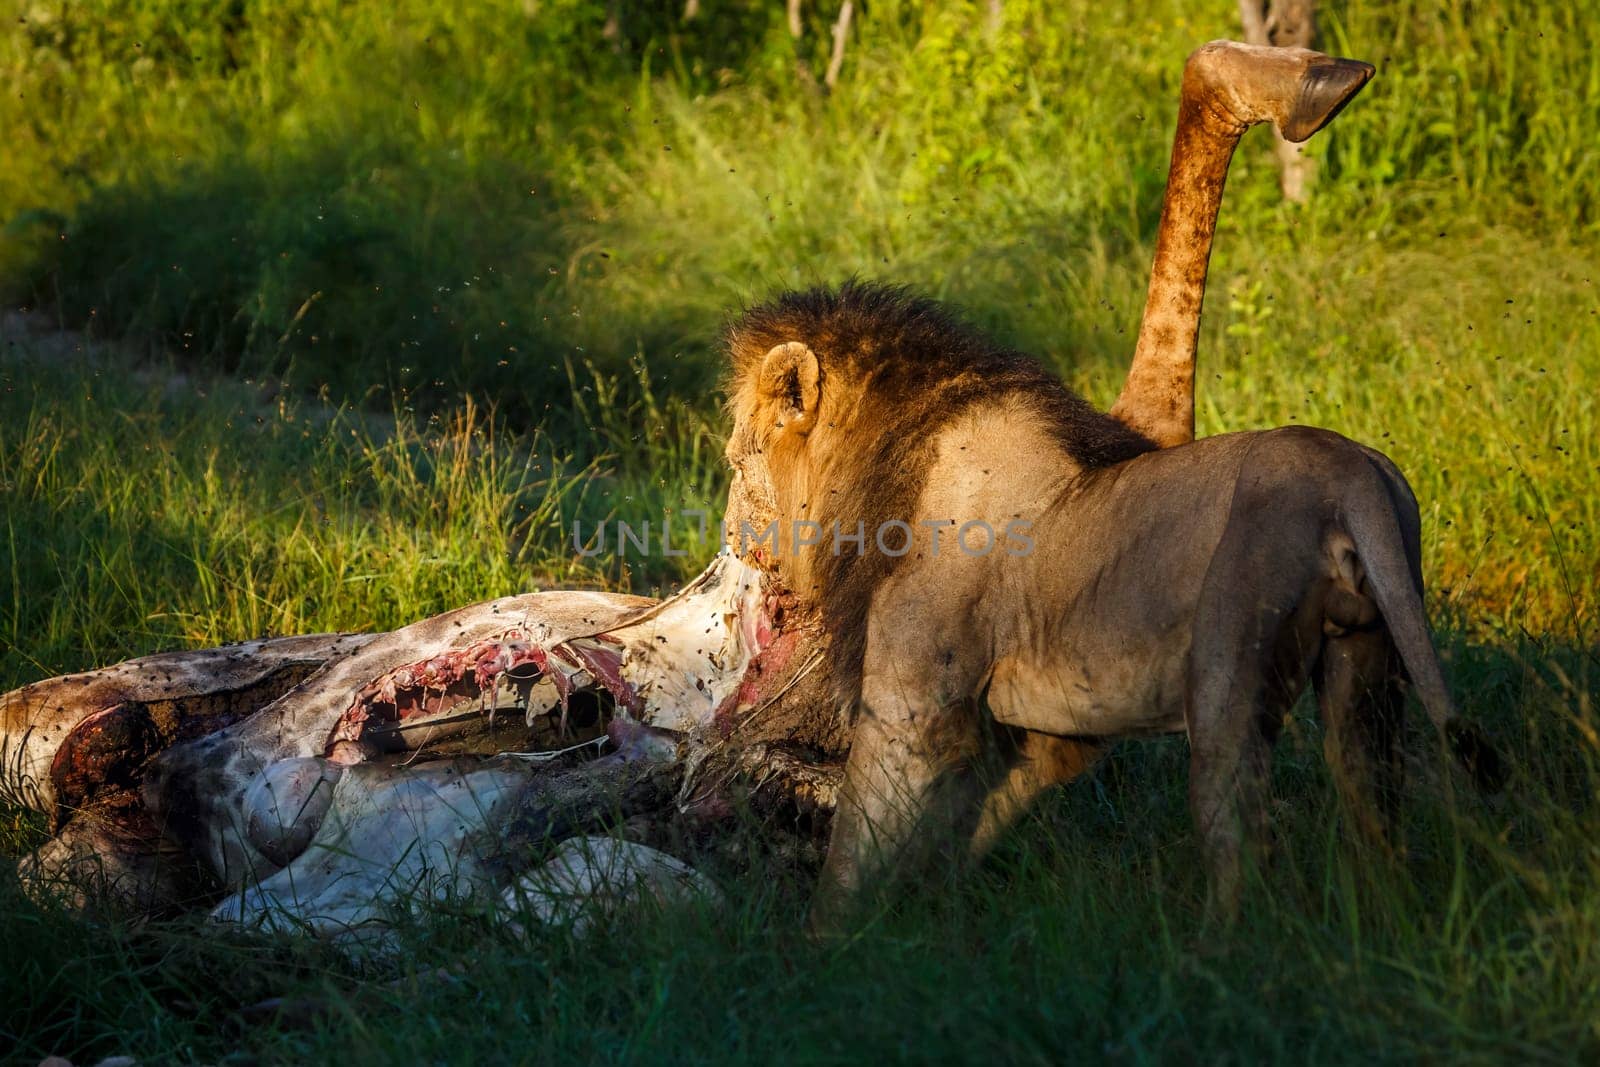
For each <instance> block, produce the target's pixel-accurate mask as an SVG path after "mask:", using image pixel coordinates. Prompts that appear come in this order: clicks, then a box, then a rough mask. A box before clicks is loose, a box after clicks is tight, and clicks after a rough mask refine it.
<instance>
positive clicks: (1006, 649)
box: [728, 284, 1495, 925]
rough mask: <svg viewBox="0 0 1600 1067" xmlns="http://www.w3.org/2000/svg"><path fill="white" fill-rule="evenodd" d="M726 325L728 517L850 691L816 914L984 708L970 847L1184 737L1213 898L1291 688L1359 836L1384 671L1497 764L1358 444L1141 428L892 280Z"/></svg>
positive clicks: (1390, 489)
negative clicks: (807, 612)
mask: <svg viewBox="0 0 1600 1067" xmlns="http://www.w3.org/2000/svg"><path fill="white" fill-rule="evenodd" d="M728 346H729V351H730V354H731V356H732V360H733V372H734V378H733V387H732V406H733V413H734V419H735V421H734V429H733V434H732V437H731V439H730V441H729V445H728V459H729V462H730V463H731V464H732V465H733V468H734V471H735V476H734V483H733V487H732V490H731V491H730V497H729V523H730V526H731V529H730V538H732V539H734V540H736V541H738V542H741V543H742V544H741V547H743V548H745V549H746V550H747V554H750V555H753V556H754V561H755V562H757V563H758V564H759V565H762V566H765V567H767V568H769V569H771V570H773V571H774V572H775V573H776V574H777V575H778V576H779V578H780V579H781V580H782V582H783V583H784V584H785V585H787V586H788V587H789V588H790V589H792V590H794V591H795V592H797V593H799V594H800V595H801V596H802V597H809V598H811V599H813V600H814V601H815V602H816V603H817V604H818V605H819V606H820V608H821V610H822V612H823V616H824V626H825V629H826V631H827V632H828V633H829V634H831V635H832V646H831V648H832V656H833V672H834V673H833V678H834V685H835V694H836V698H837V699H838V700H839V701H840V702H841V703H842V704H844V705H846V706H849V707H851V708H853V709H854V710H855V711H856V713H857V721H856V733H855V738H854V741H853V743H852V747H851V750H850V755H849V759H848V762H847V764H846V768H845V781H844V784H843V787H842V789H841V795H840V800H839V808H838V811H837V813H836V815H835V817H834V826H833V831H832V839H831V842H830V845H829V850H828V858H827V862H826V865H825V868H824V871H823V878H822V883H821V885H820V886H819V889H818V897H817V900H816V903H815V908H816V911H815V914H814V920H815V921H816V922H818V923H821V924H824V925H827V924H830V923H833V922H835V921H836V920H837V919H838V918H839V914H838V913H839V910H840V909H841V908H842V907H844V906H845V905H846V904H847V902H848V901H849V899H850V898H851V897H852V896H853V895H854V893H855V892H856V891H857V890H858V889H859V888H860V887H861V886H862V885H863V884H864V883H865V882H866V881H867V879H868V878H869V877H870V874H871V872H872V869H873V868H874V867H877V866H881V865H883V864H888V863H892V862H894V861H896V860H897V859H899V858H900V854H901V853H902V851H903V850H904V849H905V848H906V846H907V845H909V844H910V843H911V840H910V839H911V837H912V834H913V830H914V828H915V826H916V823H917V822H918V820H919V819H920V817H921V816H922V814H923V813H924V812H926V811H928V810H929V809H930V808H933V807H934V806H936V805H950V804H958V803H959V791H960V786H959V785H958V784H957V783H958V780H959V779H961V778H962V775H961V774H960V772H961V771H962V770H963V769H964V768H965V767H966V766H967V765H968V764H969V763H970V761H971V760H972V759H973V758H974V757H975V756H976V755H977V754H978V753H979V751H980V750H981V748H982V747H983V737H984V721H983V718H982V714H983V712H984V711H985V710H986V711H987V714H988V716H990V717H991V718H992V720H993V721H994V722H995V723H998V724H1001V725H1002V726H1004V727H1010V728H1015V729H1017V730H1020V731H1023V733H1022V735H1021V736H1022V738H1023V740H1022V742H1021V744H1020V750H1019V752H1018V753H1017V756H1016V762H1015V765H1014V767H1013V769H1012V771H1011V773H1010V777H1009V778H1008V779H1007V781H1006V782H1004V783H1003V784H1002V785H1001V786H1000V787H999V788H997V789H996V790H995V791H994V792H993V793H992V794H991V795H990V796H989V797H988V798H987V800H986V801H985V802H984V804H983V808H982V814H981V820H980V821H979V822H978V825H977V827H976V836H975V842H974V847H975V848H977V849H979V850H981V849H982V848H983V847H985V846H986V845H987V843H988V842H989V841H990V840H992V838H993V836H994V835H995V833H997V832H998V831H999V830H1000V829H1002V828H1003V827H1004V826H1005V824H1006V823H1007V822H1009V821H1010V820H1011V819H1012V818H1013V817H1014V816H1015V815H1016V814H1017V813H1018V812H1019V811H1020V810H1021V809H1022V808H1023V807H1024V806H1025V805H1026V804H1027V803H1028V801H1029V800H1031V799H1032V797H1033V796H1034V795H1036V794H1037V792H1038V791H1039V790H1041V789H1043V788H1044V787H1046V786H1048V785H1050V784H1053V783H1054V782H1057V781H1061V780H1064V779H1065V778H1067V777H1070V776H1071V775H1072V774H1075V773H1077V772H1078V771H1080V770H1082V769H1083V768H1085V767H1086V766H1088V765H1089V764H1090V763H1091V762H1092V760H1093V759H1094V757H1095V756H1096V755H1097V754H1098V751H1099V749H1100V747H1101V746H1102V745H1103V744H1104V743H1105V742H1107V741H1109V740H1112V739H1115V738H1122V737H1135V736H1141V735H1151V734H1159V733H1165V732H1174V731H1181V730H1187V731H1188V734H1189V738H1190V743H1191V745H1192V746H1193V756H1192V760H1191V769H1190V799H1191V805H1192V808H1193V811H1194V815H1195V819H1196V823H1197V825H1198V828H1199V831H1200V833H1201V836H1202V838H1203V841H1204V846H1205V849H1206V853H1207V858H1208V863H1209V867H1210V875H1211V888H1212V894H1213V899H1214V901H1215V903H1216V904H1217V906H1218V907H1219V910H1221V911H1222V912H1224V913H1230V912H1231V911H1232V910H1233V909H1234V907H1235V904H1236V897H1237V891H1238V880H1239V866H1240V847H1241V844H1242V842H1243V839H1244V836H1245V835H1246V834H1249V833H1259V832H1260V830H1261V829H1262V825H1263V820H1264V818H1265V812H1266V806H1265V800H1266V781H1267V779H1266V772H1267V767H1268V759H1269V756H1270V753H1271V748H1272V744H1273V741H1274V739H1275V738H1276V735H1277V732H1278V728H1279V725H1280V724H1281V721H1282V719H1283V716H1284V715H1285V713H1286V712H1287V711H1288V709H1289V707H1290V706H1291V705H1292V704H1293V703H1294V701H1295V699H1296V698H1297V697H1298V696H1299V694H1300V693H1301V691H1302V690H1303V689H1304V688H1305V685H1306V682H1307V681H1308V680H1311V681H1314V682H1315V684H1316V688H1317V693H1318V697H1319V700H1320V704H1321V710H1322V715H1323V717H1324V719H1325V722H1326V726H1327V731H1328V756H1329V759H1330V762H1331V763H1332V765H1333V769H1334V772H1335V779H1336V782H1337V784H1338V787H1339V790H1340V793H1341V795H1342V797H1343V798H1344V800H1345V801H1346V802H1347V804H1348V805H1349V807H1350V809H1351V810H1352V812H1354V813H1355V814H1356V815H1357V816H1358V817H1359V819H1360V820H1361V825H1362V826H1363V828H1364V829H1368V830H1373V831H1378V830H1379V829H1380V825H1381V823H1382V822H1386V821H1388V820H1390V819H1392V818H1393V815H1394V813H1395V805H1396V801H1397V799H1398V788H1399V782H1400V774H1401V760H1400V755H1399V751H1398V748H1397V741H1398V739H1399V736H1400V722H1401V714H1402V711H1403V707H1404V694H1403V689H1402V685H1403V679H1404V677H1407V676H1408V677H1409V678H1410V679H1411V681H1412V682H1413V683H1414V684H1415V685H1416V687H1417V690H1418V693H1419V695H1420V697H1421V699H1422V703H1423V706H1424V707H1425V708H1426V710H1427V712H1428V714H1429V716H1430V717H1431V718H1432V719H1433V721H1434V722H1435V724H1436V725H1437V726H1438V727H1439V728H1440V730H1442V731H1443V732H1444V733H1445V735H1446V736H1447V737H1448V738H1449V740H1450V742H1451V744H1452V747H1453V748H1454V749H1455V751H1456V752H1457V754H1458V755H1459V756H1460V757H1462V759H1463V760H1464V761H1465V762H1466V763H1467V764H1468V766H1469V767H1471V768H1473V769H1474V770H1475V771H1476V772H1477V773H1478V774H1479V775H1480V776H1481V777H1482V778H1483V779H1484V781H1485V784H1490V780H1491V779H1492V778H1493V777H1494V776H1495V767H1494V763H1495V760H1494V756H1493V753H1492V750H1490V749H1489V748H1488V747H1487V745H1485V744H1484V743H1483V742H1482V741H1481V740H1479V739H1478V737H1477V735H1476V734H1475V733H1474V732H1473V730H1472V729H1471V728H1470V727H1469V726H1467V725H1466V724H1465V723H1462V722H1461V721H1459V720H1457V719H1456V718H1455V717H1454V713H1453V710H1452V708H1451V702H1450V696H1449V691H1448V689H1447V688H1446V686H1445V681H1444V678H1443V675H1442V674H1441V672H1440V668H1439V663H1438V660H1437V658H1436V657H1435V655H1434V651H1433V647H1432V644H1431V643H1430V640H1429V636H1428V628H1427V622H1426V619H1425V618H1424V615H1423V608H1422V597H1421V592H1422V574H1421V565H1420V546H1419V536H1418V535H1419V529H1420V522H1419V518H1418V514H1417V506H1416V500H1415V498H1414V497H1413V496H1412V494H1411V490H1410V488H1409V487H1408V486H1407V485H1406V482H1405V480H1404V478H1402V477H1401V475H1400V473H1399V471H1398V470H1397V469H1396V468H1395V466H1394V465H1393V464H1392V463H1391V462H1390V461H1389V460H1388V459H1387V458H1386V457H1384V456H1383V455H1382V454H1380V453H1378V452H1375V451H1373V450H1372V449H1369V448H1365V447H1363V446H1361V445H1358V444H1355V443H1354V442H1352V441H1349V440H1347V439H1346V438H1344V437H1341V436H1340V435H1338V434H1336V433H1333V432H1331V431H1327V430H1317V429H1311V428H1305V427H1292V428H1287V429H1277V430H1266V431H1260V432H1253V433H1234V434H1225V435H1221V436H1218V437H1211V438H1207V439H1204V440H1200V441H1195V442H1192V443H1189V444H1186V445H1182V446H1179V447H1174V448H1169V449H1156V448H1155V447H1154V446H1153V445H1151V444H1150V443H1149V441H1148V440H1146V439H1145V438H1143V437H1141V436H1140V435H1138V434H1137V433H1134V432H1133V431H1131V430H1129V429H1128V428H1127V427H1125V426H1124V425H1123V424H1122V423H1120V422H1118V421H1117V420H1115V419H1113V418H1111V417H1110V416H1107V415H1102V414H1100V413H1098V412H1096V411H1094V410H1093V409H1092V408H1090V407H1089V405H1088V404H1086V403H1085V402H1084V401H1083V400H1081V399H1080V398H1078V397H1077V396H1075V395H1074V394H1073V393H1072V392H1070V391H1069V390H1068V389H1067V388H1066V387H1065V386H1064V385H1062V384H1061V383H1060V382H1059V381H1058V380H1056V379H1055V378H1053V377H1051V376H1050V375H1049V374H1047V373H1046V372H1045V371H1043V369H1042V368H1040V367H1039V366H1038V365H1037V364H1035V363H1034V362H1032V361H1031V360H1029V359H1028V358H1027V357H1025V356H1022V355H1019V354H1017V353H1014V352H1009V351H1005V350H1003V349H999V348H997V347H994V346H993V345H991V344H989V343H988V342H986V341H985V340H984V339H983V338H981V337H980V336H978V335H977V334H975V333H973V332H971V331H969V330H967V329H965V328H963V327H962V326H961V325H960V324H959V323H958V322H956V321H955V320H953V319H952V318H950V317H949V316H948V315H946V314H945V313H944V312H942V311H941V310H940V309H939V308H938V306H937V305H935V304H933V303H931V302H928V301H923V300H918V299H914V298H912V297H909V296H907V295H905V294H904V293H903V292H902V291H900V290H896V289H887V288H880V287H873V286H866V285H859V284H849V285H846V286H844V287H843V288H842V289H839V290H837V291H829V290H821V289H819V290H814V291H811V292H806V293H798V294H789V295H786V296H783V297H780V298H779V299H778V300H776V301H775V302H773V303H771V304H768V305H765V306H763V307H759V308H756V309H754V310H752V311H750V312H749V313H747V314H746V315H745V316H744V318H743V319H742V320H741V321H740V322H739V323H738V324H737V325H736V326H734V327H733V328H732V329H731V330H730V332H729V335H728ZM773 523H776V526H775V528H774V527H772V525H771V524H773ZM980 523H981V524H982V525H979V524H980ZM985 527H986V528H987V531H989V532H985ZM769 530H770V532H771V534H775V535H776V536H775V537H774V536H768V537H767V538H766V539H764V540H763V541H762V542H761V543H760V544H759V545H754V546H753V547H752V545H753V541H752V537H751V534H752V533H756V534H762V533H768V532H769ZM1002 531H1004V533H1002ZM1369 790H1370V791H1373V792H1375V793H1376V796H1377V801H1378V803H1377V808H1378V811H1377V813H1376V814H1377V816H1378V817H1377V818H1374V817H1373V812H1372V811H1371V808H1370V806H1369V804H1368V802H1367V799H1366V793H1367V791H1369ZM952 815H953V816H955V817H959V815H958V813H952Z"/></svg>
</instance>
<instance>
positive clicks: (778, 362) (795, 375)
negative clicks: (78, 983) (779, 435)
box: [761, 341, 822, 433]
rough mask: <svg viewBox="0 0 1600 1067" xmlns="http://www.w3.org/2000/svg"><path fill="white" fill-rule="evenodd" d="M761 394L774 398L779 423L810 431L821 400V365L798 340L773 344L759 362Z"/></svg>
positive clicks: (811, 352)
mask: <svg viewBox="0 0 1600 1067" xmlns="http://www.w3.org/2000/svg"><path fill="white" fill-rule="evenodd" d="M761 395H762V396H764V397H769V398H772V399H775V400H777V401H778V403H779V405H780V408H779V410H780V411H781V412H782V414H781V415H780V419H781V421H782V423H783V424H785V425H787V426H789V427H790V428H791V429H793V430H795V431H797V432H799V433H807V432H809V431H810V429H811V427H812V424H813V423H814V422H815V421H816V417H817V405H818V404H819V403H820V402H821V400H822V367H821V365H820V364H818V362H817V354H816V353H815V352H813V351H811V349H810V347H809V346H808V345H806V344H804V343H802V342H800V341H786V342H784V343H783V344H781V345H774V346H772V348H771V349H770V350H769V351H768V352H767V354H766V357H765V358H764V359H763V360H762V361H761Z"/></svg>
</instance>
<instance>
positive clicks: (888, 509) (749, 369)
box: [724, 282, 1153, 696]
mask: <svg viewBox="0 0 1600 1067" xmlns="http://www.w3.org/2000/svg"><path fill="white" fill-rule="evenodd" d="M724 345H725V347H726V350H727V354H728V358H729V363H730V379H729V382H728V385H727V392H728V406H729V413H730V415H731V416H732V421H733V427H732V432H731V433H730V435H729V438H728V447H727V457H728V463H729V465H730V466H731V467H732V469H733V474H734V477H733V485H732V488H731V489H730V491H729V494H728V509H727V515H726V520H727V530H728V544H729V547H730V548H731V549H732V550H733V551H735V552H737V553H738V554H739V555H741V556H742V557H743V558H745V559H746V560H748V561H750V562H752V563H754V564H756V565H757V566H760V567H762V568H763V569H765V570H767V571H768V572H769V573H772V574H774V575H775V576H777V577H778V578H779V580H780V581H781V582H782V583H783V584H784V585H786V586H787V587H788V588H789V589H790V590H791V591H793V592H794V593H796V594H797V595H798V596H800V597H801V598H802V599H803V600H806V601H808V602H810V603H812V604H814V605H816V606H817V607H819V608H820V609H821V611H822V613H823V616H824V619H825V620H826V622H827V628H828V630H829V632H830V633H832V634H833V635H834V641H835V646H836V656H837V658H838V659H839V661H840V665H841V666H842V668H843V670H842V672H840V674H839V677H840V679H841V690H842V692H841V696H847V695H848V690H849V689H850V686H851V685H852V684H853V682H854V680H855V678H856V677H857V674H858V669H859V663H860V654H861V650H862V648H863V647H864V643H865V640H866V626H865V618H866V611H867V607H868V604H869V602H870V600H871V595H872V592H873V590H874V589H875V588H876V587H877V586H878V584H879V583H880V582H881V581H882V580H883V579H884V577H886V576H887V575H888V574H889V573H890V571H891V569H892V568H893V566H894V565H895V562H896V559H897V558H899V557H898V556H895V555H890V554H887V553H885V552H883V551H880V550H878V546H877V545H876V544H875V537H874V532H875V531H877V530H880V529H882V528H883V527H884V526H885V524H886V523H893V522H905V523H911V522H914V521H915V518H916V508H917V502H918V498H919V496H920V495H921V492H922V488H923V485H924V483H925V482H926V480H927V477H928V472H929V470H930V468H931V466H932V463H933V459H934V452H935V439H936V437H937V434H938V431H939V430H940V429H942V428H943V427H945V426H946V425H948V424H949V423H950V422H951V421H952V420H953V419H955V418H957V417H958V416H960V415H962V414H964V413H967V412H970V411H972V410H973V409H974V407H975V406H977V405H986V404H1002V403H1004V404H1008V405H1011V406H1012V407H1014V408H1017V409H1018V410H1021V411H1025V412H1026V413H1027V414H1028V415H1030V416H1033V417H1036V418H1037V419H1039V420H1040V421H1041V422H1042V423H1043V424H1044V425H1046V426H1048V427H1049V428H1050V430H1051V433H1052V435H1053V436H1055V437H1056V438H1057V439H1058V440H1059V441H1060V443H1061V445H1062V447H1063V449H1064V450H1065V451H1066V453H1067V454H1068V455H1069V456H1070V457H1071V459H1072V461H1075V462H1076V463H1078V464H1079V465H1080V466H1100V465H1104V464H1107V463H1112V462H1116V461H1119V460H1121V459H1125V458H1127V457H1129V456H1132V455H1135V454H1137V453H1139V452H1143V451H1146V450H1148V449H1150V448H1151V447H1153V446H1152V445H1151V444H1150V442H1149V441H1148V440H1146V439H1145V438H1144V437H1142V436H1140V435H1139V434H1137V433H1135V432H1134V431H1132V430H1129V429H1128V428H1127V427H1125V426H1123V425H1122V424H1121V423H1118V422H1116V421H1115V420H1112V419H1111V418H1109V417H1108V416H1105V415H1102V414H1101V413H1099V412H1097V411H1095V410H1094V409H1093V408H1092V407H1090V406H1089V405H1088V404H1087V403H1086V402H1085V401H1084V400H1083V399H1081V398H1080V397H1078V396H1077V395H1076V394H1074V393H1072V392H1071V391H1070V390H1068V389H1067V388H1066V387H1065V386H1064V385H1063V384H1062V383H1061V382H1060V380H1059V379H1057V378H1056V377H1054V376H1053V375H1051V374H1050V373H1049V372H1047V371H1046V370H1045V369H1044V368H1043V367H1041V366H1040V365H1039V364H1038V363H1037V362H1036V361H1035V360H1033V359H1031V358H1030V357H1028V356H1025V355H1022V354H1020V353H1018V352H1014V351H1011V350H1008V349H1005V348H1001V347H999V346H997V345H995V344H993V343H992V342H990V341H989V340H987V339H986V338H984V337H983V336H982V335H980V334H979V333H977V332H976V331H974V330H972V329H971V328H970V327H968V326H966V325H965V324H963V323H962V322H960V321H959V320H958V319H956V318H954V317H953V316H952V315H951V314H950V313H949V312H947V311H946V310H944V309H943V308H941V307H940V306H939V305H938V304H936V303H934V302H933V301H930V300H925V299H921V298H917V297H914V296H912V295H910V294H908V293H907V292H906V291H905V290H903V289H899V288H893V287H887V286H877V285H868V284H862V283H857V282H850V283H847V284H845V285H844V286H842V287H841V288H839V289H837V290H834V289H820V288H819V289H812V290H808V291H805V292H797V293H786V294H784V295H782V296H780V297H778V298H777V299H776V300H773V301H772V302H770V303H767V304H763V305H761V306H759V307H756V308H754V309H751V310H750V311H748V312H746V313H745V314H744V315H743V316H742V317H741V318H740V319H739V320H738V321H737V322H735V323H733V324H732V325H731V326H730V327H729V328H728V329H727V331H726V333H725V334H724ZM996 476H997V477H1004V476H1005V475H1004V473H1003V472H999V473H997V475H996ZM859 532H864V533H865V537H864V539H862V540H859V541H858V540H856V539H855V535H856V534H858V533H859Z"/></svg>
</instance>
